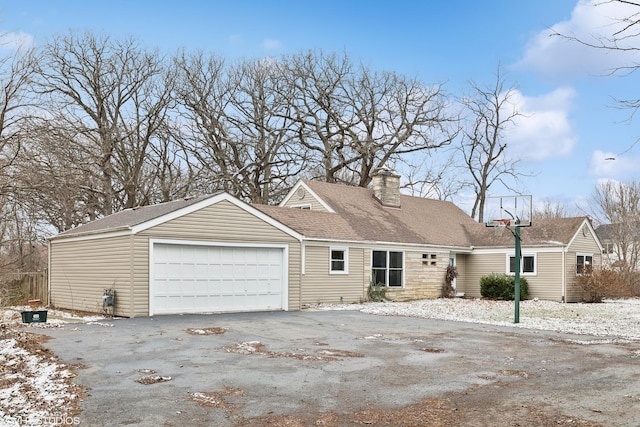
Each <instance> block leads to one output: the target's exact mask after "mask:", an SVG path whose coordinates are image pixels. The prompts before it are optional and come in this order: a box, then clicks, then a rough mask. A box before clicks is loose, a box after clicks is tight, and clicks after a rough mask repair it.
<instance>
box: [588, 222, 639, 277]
mask: <svg viewBox="0 0 640 427" xmlns="http://www.w3.org/2000/svg"><path fill="white" fill-rule="evenodd" d="M639 230H640V227H639V226H638V225H637V224H636V223H634V225H631V226H625V224H601V225H599V226H598V227H596V234H597V236H598V239H599V240H600V242H601V243H602V247H603V250H602V263H603V265H605V266H607V267H611V268H621V267H623V266H624V265H625V264H626V263H628V264H629V265H630V266H631V267H632V269H635V270H638V269H640V259H639V258H640V257H639V255H638V253H639V252H640V248H638V243H637V242H638V241H640V236H638V233H639V232H640V231H639ZM634 260H636V261H634ZM634 264H635V265H634Z"/></svg>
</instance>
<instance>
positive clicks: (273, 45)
mask: <svg viewBox="0 0 640 427" xmlns="http://www.w3.org/2000/svg"><path fill="white" fill-rule="evenodd" d="M261 46H262V48H263V49H265V50H276V49H280V48H281V47H282V42H281V41H280V40H275V39H266V40H263V41H262V44H261Z"/></svg>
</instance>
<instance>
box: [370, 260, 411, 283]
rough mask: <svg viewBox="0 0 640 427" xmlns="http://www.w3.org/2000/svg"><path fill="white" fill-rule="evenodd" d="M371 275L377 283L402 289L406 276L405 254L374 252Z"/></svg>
mask: <svg viewBox="0 0 640 427" xmlns="http://www.w3.org/2000/svg"><path fill="white" fill-rule="evenodd" d="M371 275H372V277H373V280H375V282H376V283H380V284H383V285H386V286H389V287H401V286H402V283H403V275H404V253H402V252H392V251H373V254H372V259H371Z"/></svg>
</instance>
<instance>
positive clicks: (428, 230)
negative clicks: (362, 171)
mask: <svg viewBox="0 0 640 427" xmlns="http://www.w3.org/2000/svg"><path fill="white" fill-rule="evenodd" d="M304 183H305V184H306V185H307V186H308V187H309V188H310V189H311V190H312V191H313V192H314V193H315V194H317V195H318V197H320V198H321V199H322V200H324V201H325V202H326V203H327V204H328V205H329V206H331V208H332V209H333V210H334V211H335V213H326V212H317V211H309V210H300V209H291V208H279V207H268V206H266V207H265V206H260V205H256V206H255V207H256V208H257V209H260V210H261V211H263V212H264V213H266V214H267V215H269V216H271V217H272V218H274V219H276V220H277V221H280V222H282V223H283V224H285V225H287V226H289V227H291V228H292V229H294V230H296V231H298V232H299V233H301V234H303V235H304V236H305V237H309V238H321V239H344V240H352V241H369V242H390V243H409V244H428V245H437V246H458V247H470V246H471V244H470V240H469V236H468V234H467V231H466V229H465V228H464V227H463V225H468V226H471V225H477V223H476V222H475V221H474V220H473V219H472V218H470V217H469V216H468V215H467V214H465V213H464V212H463V211H462V210H461V209H460V208H458V207H457V206H456V205H454V204H453V203H451V202H447V201H442V200H433V199H425V198H421V197H413V196H404V195H402V196H400V205H401V206H400V208H393V207H384V206H382V205H381V204H380V202H378V201H377V200H376V199H375V198H374V196H373V191H372V190H370V189H368V188H362V187H352V186H346V185H340V184H328V183H324V182H318V181H307V180H305V181H304Z"/></svg>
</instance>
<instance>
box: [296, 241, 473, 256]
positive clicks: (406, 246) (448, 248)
mask: <svg viewBox="0 0 640 427" xmlns="http://www.w3.org/2000/svg"><path fill="white" fill-rule="evenodd" d="M304 242H305V244H306V245H308V246H326V245H327V244H331V245H361V246H365V247H367V248H379V247H394V248H399V249H403V248H404V249H408V250H416V249H421V250H422V249H424V250H432V251H438V252H442V251H455V252H458V253H471V252H472V249H471V248H470V247H467V246H445V245H429V244H423V243H398V242H382V241H380V242H378V241H371V240H341V239H319V238H309V237H305V238H304Z"/></svg>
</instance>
